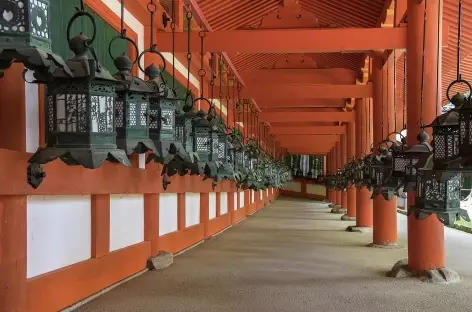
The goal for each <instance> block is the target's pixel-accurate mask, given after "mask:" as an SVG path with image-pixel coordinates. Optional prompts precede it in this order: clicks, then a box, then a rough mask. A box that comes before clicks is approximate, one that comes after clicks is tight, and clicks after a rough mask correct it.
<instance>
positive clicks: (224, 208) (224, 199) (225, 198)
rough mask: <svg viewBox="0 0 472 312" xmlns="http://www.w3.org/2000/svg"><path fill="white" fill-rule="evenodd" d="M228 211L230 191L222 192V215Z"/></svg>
mask: <svg viewBox="0 0 472 312" xmlns="http://www.w3.org/2000/svg"><path fill="white" fill-rule="evenodd" d="M227 213H228V193H226V192H223V193H220V215H221V216H222V215H225V214H227Z"/></svg>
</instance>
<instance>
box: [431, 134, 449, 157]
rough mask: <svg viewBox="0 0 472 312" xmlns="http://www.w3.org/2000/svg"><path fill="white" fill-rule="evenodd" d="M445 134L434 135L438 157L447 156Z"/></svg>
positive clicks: (435, 150) (435, 153)
mask: <svg viewBox="0 0 472 312" xmlns="http://www.w3.org/2000/svg"><path fill="white" fill-rule="evenodd" d="M444 141H445V138H444V136H443V135H436V136H434V155H435V156H436V158H437V159H444V158H446V144H445V142H444Z"/></svg>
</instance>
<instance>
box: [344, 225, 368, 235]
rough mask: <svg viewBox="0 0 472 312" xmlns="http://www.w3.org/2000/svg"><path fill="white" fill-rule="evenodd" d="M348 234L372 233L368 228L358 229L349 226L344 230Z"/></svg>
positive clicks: (357, 227)
mask: <svg viewBox="0 0 472 312" xmlns="http://www.w3.org/2000/svg"><path fill="white" fill-rule="evenodd" d="M346 231H348V232H356V233H372V228H370V227H359V226H353V225H350V226H348V227H347V228H346Z"/></svg>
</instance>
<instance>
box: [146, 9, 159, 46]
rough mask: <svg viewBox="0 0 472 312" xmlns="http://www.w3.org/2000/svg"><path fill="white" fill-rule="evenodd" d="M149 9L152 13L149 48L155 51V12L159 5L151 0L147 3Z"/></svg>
mask: <svg viewBox="0 0 472 312" xmlns="http://www.w3.org/2000/svg"><path fill="white" fill-rule="evenodd" d="M147 10H148V11H149V13H150V15H151V23H150V30H149V33H150V35H149V36H150V39H149V45H150V47H149V50H150V51H151V52H152V51H155V49H156V45H155V44H154V14H155V13H156V11H157V6H156V4H155V3H154V0H151V1H150V2H149V3H148V5H147Z"/></svg>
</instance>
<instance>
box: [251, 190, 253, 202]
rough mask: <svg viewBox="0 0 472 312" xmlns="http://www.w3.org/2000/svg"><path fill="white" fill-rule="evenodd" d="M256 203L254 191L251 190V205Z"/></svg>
mask: <svg viewBox="0 0 472 312" xmlns="http://www.w3.org/2000/svg"><path fill="white" fill-rule="evenodd" d="M253 202H254V190H251V203H253Z"/></svg>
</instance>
